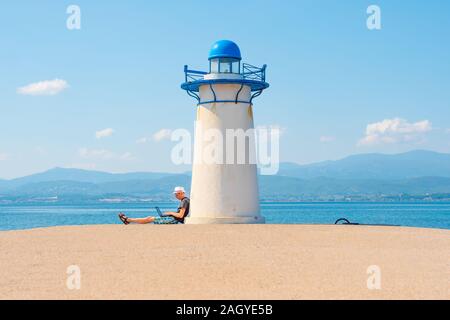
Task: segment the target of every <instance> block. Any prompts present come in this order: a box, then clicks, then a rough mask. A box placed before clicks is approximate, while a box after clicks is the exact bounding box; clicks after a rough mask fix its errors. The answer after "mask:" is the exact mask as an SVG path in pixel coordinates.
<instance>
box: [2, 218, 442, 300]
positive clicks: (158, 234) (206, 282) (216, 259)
mask: <svg viewBox="0 0 450 320" xmlns="http://www.w3.org/2000/svg"><path fill="white" fill-rule="evenodd" d="M70 265H76V266H79V268H80V271H81V278H80V279H81V282H80V283H81V288H80V289H79V290H77V289H75V290H70V289H68V287H67V285H66V282H67V278H68V276H69V275H68V274H67V268H68V267H69V266H70ZM372 265H375V266H378V267H379V270H380V271H381V288H380V289H372V290H369V289H368V287H367V279H368V278H369V276H370V275H369V274H368V273H367V269H368V268H369V266H372ZM0 267H1V270H2V277H0V299H450V283H449V280H450V230H438V229H419V228H398V227H365V226H310V225H175V226H173V225H172V226H164V225H145V226H141V225H133V226H123V225H99V226H74V227H55V228H45V229H34V230H24V231H6V232H0Z"/></svg>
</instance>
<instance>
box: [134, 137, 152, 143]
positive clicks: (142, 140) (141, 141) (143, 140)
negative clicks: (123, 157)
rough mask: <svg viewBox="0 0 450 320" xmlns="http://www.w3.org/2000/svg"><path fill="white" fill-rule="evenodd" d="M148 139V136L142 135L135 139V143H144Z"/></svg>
mask: <svg viewBox="0 0 450 320" xmlns="http://www.w3.org/2000/svg"><path fill="white" fill-rule="evenodd" d="M149 141H150V139H149V138H147V137H142V138H139V139H137V140H136V143H137V144H144V143H147V142H149Z"/></svg>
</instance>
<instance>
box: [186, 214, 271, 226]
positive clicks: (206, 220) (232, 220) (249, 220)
mask: <svg viewBox="0 0 450 320" xmlns="http://www.w3.org/2000/svg"><path fill="white" fill-rule="evenodd" d="M264 223H266V219H265V218H264V217H261V216H255V217H220V218H219V217H217V218H216V217H187V218H186V219H185V224H264Z"/></svg>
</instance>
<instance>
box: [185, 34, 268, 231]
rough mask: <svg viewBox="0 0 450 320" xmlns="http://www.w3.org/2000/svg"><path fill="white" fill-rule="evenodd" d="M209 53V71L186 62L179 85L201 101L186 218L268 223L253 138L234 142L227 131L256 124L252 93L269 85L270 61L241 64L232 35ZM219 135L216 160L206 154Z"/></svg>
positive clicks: (199, 221) (193, 221) (244, 129)
mask: <svg viewBox="0 0 450 320" xmlns="http://www.w3.org/2000/svg"><path fill="white" fill-rule="evenodd" d="M208 59H209V72H203V71H194V70H189V69H188V67H187V66H185V67H184V71H185V82H184V83H183V84H182V85H181V88H182V89H184V90H186V91H187V93H188V94H189V95H190V96H192V97H194V98H195V99H197V102H198V106H197V121H196V129H195V142H194V143H195V147H194V164H193V169H192V185H191V207H190V215H189V217H188V218H187V219H186V223H190V224H203V223H264V222H265V220H264V218H263V217H262V216H261V214H260V207H259V191H258V180H257V179H258V177H257V166H256V161H251V159H256V154H255V145H254V144H255V141H254V139H252V138H247V139H245V140H244V141H245V143H244V144H243V145H242V144H241V147H239V143H238V142H237V140H235V139H234V138H233V140H231V141H232V142H233V141H234V142H235V144H234V146H232V147H231V148H230V144H229V142H230V140H229V139H227V138H228V137H229V136H227V134H230V132H231V133H232V132H235V133H238V134H239V133H242V132H252V130H249V129H254V124H253V99H254V98H255V97H257V96H259V95H260V94H261V93H262V91H263V90H264V89H266V88H268V87H269V84H268V83H266V81H265V70H266V66H265V65H264V66H263V67H262V68H257V67H254V66H252V65H249V64H246V63H243V64H242V65H241V52H240V50H239V47H238V46H237V45H236V44H235V43H234V42H232V41H229V40H220V41H217V42H216V43H214V44H213V46H212V48H211V50H210V52H209V58H208ZM252 133H253V134H254V132H252ZM218 135H219V136H220V135H221V136H222V137H223V139H224V141H223V143H222V144H219V148H223V149H222V150H221V151H222V152H220V153H221V155H220V156H219V157H215V161H211V159H205V158H207V156H205V154H206V153H207V152H208V148H210V147H211V146H209V147H208V145H209V144H210V141H209V140H210V139H212V138H213V137H215V138H217V137H218ZM236 139H238V138H236ZM242 146H243V147H242ZM216 147H217V145H216ZM230 159H231V160H232V161H230ZM238 159H241V160H238ZM221 160H222V161H221Z"/></svg>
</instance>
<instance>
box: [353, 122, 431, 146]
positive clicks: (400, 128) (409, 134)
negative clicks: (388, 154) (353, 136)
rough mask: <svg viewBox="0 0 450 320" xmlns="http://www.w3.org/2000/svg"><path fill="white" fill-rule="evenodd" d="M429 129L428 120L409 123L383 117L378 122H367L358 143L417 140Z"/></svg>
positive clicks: (429, 123) (361, 144) (390, 142)
mask: <svg viewBox="0 0 450 320" xmlns="http://www.w3.org/2000/svg"><path fill="white" fill-rule="evenodd" d="M431 130H432V124H431V122H430V121H428V120H423V121H419V122H415V123H410V122H408V121H407V120H405V119H400V118H394V119H384V120H383V121H380V122H375V123H370V124H368V125H367V127H366V135H365V136H364V137H363V138H362V139H360V140H359V142H358V145H360V146H365V145H373V144H392V143H399V142H417V141H420V140H421V138H423V135H424V134H425V133H427V132H429V131H431Z"/></svg>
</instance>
